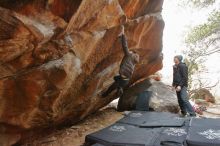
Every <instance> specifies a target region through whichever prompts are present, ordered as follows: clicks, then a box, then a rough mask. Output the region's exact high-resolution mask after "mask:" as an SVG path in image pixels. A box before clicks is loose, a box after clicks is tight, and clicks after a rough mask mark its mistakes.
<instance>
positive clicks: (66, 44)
mask: <svg viewBox="0 0 220 146" xmlns="http://www.w3.org/2000/svg"><path fill="white" fill-rule="evenodd" d="M162 4H163V0H19V1H15V0H1V1H0V13H1V15H0V122H1V123H4V124H7V125H9V126H16V127H19V128H21V129H30V128H36V127H48V126H53V125H58V124H61V123H63V122H66V121H71V122H77V121H79V120H81V119H83V118H84V117H86V116H87V115H89V114H91V113H93V112H95V111H97V110H98V109H100V108H101V107H103V106H105V105H107V104H108V103H109V102H111V101H112V100H113V99H115V98H116V97H115V95H114V94H113V95H111V96H109V97H107V98H105V99H102V98H100V97H99V94H100V92H102V91H103V90H105V89H106V88H107V87H108V86H109V85H110V84H111V83H112V82H113V79H112V78H113V76H114V75H116V74H117V73H118V69H119V64H120V61H121V59H122V57H123V53H122V48H121V44H120V42H119V40H118V34H119V33H120V32H121V30H120V29H121V27H120V25H121V24H124V25H125V33H126V36H127V38H128V45H129V48H130V49H131V50H135V51H137V52H138V53H139V54H140V57H141V62H140V63H139V64H138V65H137V67H136V70H135V72H134V76H133V79H132V81H131V83H130V84H133V83H135V82H136V81H138V80H140V79H142V78H146V77H147V76H149V75H151V74H153V73H155V72H156V71H158V70H159V69H161V68H162V56H161V50H162V34H163V28H164V21H163V19H162V17H161V9H162ZM126 17H127V21H125V20H126V19H125V18H126Z"/></svg>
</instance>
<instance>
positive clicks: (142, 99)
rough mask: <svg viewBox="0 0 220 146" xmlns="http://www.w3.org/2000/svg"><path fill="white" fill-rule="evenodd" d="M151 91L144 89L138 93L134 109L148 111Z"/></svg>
mask: <svg viewBox="0 0 220 146" xmlns="http://www.w3.org/2000/svg"><path fill="white" fill-rule="evenodd" d="M151 95H152V91H144V92H141V93H139V94H138V96H137V99H136V104H135V110H138V111H149V101H150V97H151Z"/></svg>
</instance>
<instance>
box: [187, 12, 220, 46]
mask: <svg viewBox="0 0 220 146" xmlns="http://www.w3.org/2000/svg"><path fill="white" fill-rule="evenodd" d="M219 32H220V11H213V12H212V13H211V15H210V16H209V18H208V20H207V23H204V24H201V25H198V26H196V27H194V28H193V29H191V30H190V32H189V33H188V35H187V37H186V43H187V44H189V45H195V44H197V43H212V44H213V43H214V42H216V41H218V40H219V39H220V36H219Z"/></svg>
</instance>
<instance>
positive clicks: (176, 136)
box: [154, 119, 190, 146]
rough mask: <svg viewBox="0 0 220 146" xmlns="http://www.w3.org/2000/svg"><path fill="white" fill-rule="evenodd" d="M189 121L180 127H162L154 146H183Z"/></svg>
mask: <svg viewBox="0 0 220 146" xmlns="http://www.w3.org/2000/svg"><path fill="white" fill-rule="evenodd" d="M189 123H190V119H187V120H186V121H185V123H184V125H183V126H182V127H164V128H163V130H162V132H161V134H160V136H159V138H158V139H157V140H156V142H155V144H154V146H185V145H186V137H187V133H188V130H189Z"/></svg>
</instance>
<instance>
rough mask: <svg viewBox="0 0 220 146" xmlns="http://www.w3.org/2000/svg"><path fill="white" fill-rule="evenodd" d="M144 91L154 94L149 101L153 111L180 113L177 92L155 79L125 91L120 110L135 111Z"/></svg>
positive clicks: (120, 100) (120, 101) (144, 81)
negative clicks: (139, 97)
mask: <svg viewBox="0 0 220 146" xmlns="http://www.w3.org/2000/svg"><path fill="white" fill-rule="evenodd" d="M144 91H150V92H152V94H151V96H150V100H149V107H150V109H151V110H153V111H158V112H172V113H178V112H179V105H178V101H177V96H176V92H175V91H173V90H172V89H171V88H170V87H169V86H167V85H165V84H164V83H163V82H160V81H155V80H153V79H150V80H149V79H146V80H143V81H141V82H139V83H137V84H135V85H134V86H132V87H129V89H127V90H125V93H124V95H123V96H122V97H121V98H120V99H119V103H118V110H119V111H127V110H135V106H136V102H137V97H138V94H140V93H141V92H144ZM146 106H147V103H146Z"/></svg>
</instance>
